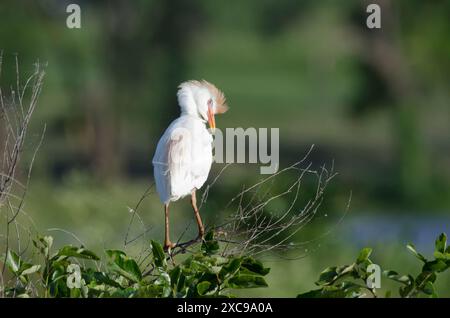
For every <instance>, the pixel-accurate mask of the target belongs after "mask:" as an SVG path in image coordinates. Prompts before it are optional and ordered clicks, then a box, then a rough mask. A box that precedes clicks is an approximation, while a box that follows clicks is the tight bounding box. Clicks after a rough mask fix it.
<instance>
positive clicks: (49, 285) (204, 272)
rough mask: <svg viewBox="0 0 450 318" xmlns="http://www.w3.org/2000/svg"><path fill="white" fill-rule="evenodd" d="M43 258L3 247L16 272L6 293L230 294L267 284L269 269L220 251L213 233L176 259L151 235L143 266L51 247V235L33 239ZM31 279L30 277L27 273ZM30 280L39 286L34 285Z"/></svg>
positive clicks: (110, 254)
mask: <svg viewBox="0 0 450 318" xmlns="http://www.w3.org/2000/svg"><path fill="white" fill-rule="evenodd" d="M33 243H34V246H35V248H36V251H37V252H38V254H39V255H40V259H42V264H31V263H27V262H25V261H23V260H22V258H21V257H20V256H18V255H17V254H16V253H14V252H13V251H8V255H7V262H6V265H7V268H8V269H9V271H10V272H11V273H12V275H14V277H15V278H16V279H15V280H14V286H12V287H8V288H6V289H5V292H6V295H7V296H9V297H29V296H32V294H33V293H34V294H38V293H39V292H40V291H42V292H43V296H44V297H70V298H79V297H229V296H231V295H230V293H229V291H230V290H232V289H243V288H257V287H266V286H267V283H266V281H265V279H264V276H266V275H267V274H268V273H269V269H268V268H266V267H264V265H263V264H262V263H261V262H260V261H258V260H256V259H253V258H252V257H249V256H227V257H225V256H223V255H221V254H220V253H219V252H220V246H219V243H218V242H217V241H216V240H215V239H214V233H212V232H211V233H208V234H207V235H206V237H205V240H204V241H203V243H202V245H201V247H200V249H199V250H198V251H197V252H194V253H193V254H192V255H190V256H189V257H187V258H186V259H185V260H184V261H183V262H181V263H180V264H175V261H174V260H173V259H172V258H171V257H170V256H168V255H166V254H165V253H164V251H163V248H162V246H161V245H160V244H159V243H158V242H156V241H151V255H149V256H152V258H151V261H150V263H149V264H147V265H146V266H145V268H143V267H144V266H143V265H141V266H139V264H138V262H137V261H136V260H135V259H133V258H132V257H131V256H129V255H127V254H126V253H125V252H124V251H120V250H106V251H105V254H106V262H103V261H101V260H100V258H99V257H98V256H97V255H96V254H95V253H94V252H92V251H90V250H87V249H86V248H84V247H75V246H70V245H68V246H63V247H62V248H60V249H59V250H58V251H57V252H55V253H52V245H53V239H52V238H51V237H49V236H47V237H38V238H37V239H36V240H34V241H33ZM32 275H34V277H35V280H34V281H32V279H31V276H32ZM32 286H42V288H41V290H39V291H38V290H36V288H37V287H35V289H34V290H33V288H32Z"/></svg>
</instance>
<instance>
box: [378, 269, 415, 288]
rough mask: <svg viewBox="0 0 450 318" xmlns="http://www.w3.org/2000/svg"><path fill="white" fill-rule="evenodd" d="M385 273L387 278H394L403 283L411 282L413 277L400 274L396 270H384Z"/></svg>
mask: <svg viewBox="0 0 450 318" xmlns="http://www.w3.org/2000/svg"><path fill="white" fill-rule="evenodd" d="M383 275H385V276H386V277H387V278H389V279H392V280H394V281H396V282H399V283H402V284H406V285H408V284H411V278H410V277H409V276H407V275H399V274H398V273H397V272H395V271H384V272H383Z"/></svg>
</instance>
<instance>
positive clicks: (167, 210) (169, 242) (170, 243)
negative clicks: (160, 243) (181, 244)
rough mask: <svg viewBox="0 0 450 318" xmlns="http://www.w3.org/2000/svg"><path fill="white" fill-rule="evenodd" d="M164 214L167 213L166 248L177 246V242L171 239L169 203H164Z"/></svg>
mask: <svg viewBox="0 0 450 318" xmlns="http://www.w3.org/2000/svg"><path fill="white" fill-rule="evenodd" d="M164 214H165V226H166V227H165V231H164V249H165V250H166V251H167V250H170V249H171V248H174V247H175V244H174V243H172V242H171V241H170V235H169V203H167V204H164Z"/></svg>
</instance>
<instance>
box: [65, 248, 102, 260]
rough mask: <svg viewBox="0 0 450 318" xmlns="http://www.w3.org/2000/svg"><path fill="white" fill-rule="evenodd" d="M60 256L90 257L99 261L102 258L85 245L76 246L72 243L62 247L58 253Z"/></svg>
mask: <svg viewBox="0 0 450 318" xmlns="http://www.w3.org/2000/svg"><path fill="white" fill-rule="evenodd" d="M59 256H66V257H75V258H82V259H90V260H95V261H98V260H100V258H99V257H98V256H97V255H96V254H95V253H94V252H92V251H89V250H87V249H85V248H84V247H80V248H78V247H76V246H71V245H66V246H64V247H62V248H61V249H60V250H59V251H58V253H57V254H56V257H59Z"/></svg>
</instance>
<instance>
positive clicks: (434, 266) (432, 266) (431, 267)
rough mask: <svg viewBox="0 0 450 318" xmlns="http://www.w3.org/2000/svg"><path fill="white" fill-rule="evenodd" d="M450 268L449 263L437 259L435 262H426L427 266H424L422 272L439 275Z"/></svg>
mask: <svg viewBox="0 0 450 318" xmlns="http://www.w3.org/2000/svg"><path fill="white" fill-rule="evenodd" d="M449 263H450V262H449ZM449 266H450V264H448V263H447V262H445V261H443V260H441V259H436V260H434V261H430V262H426V263H425V265H424V266H423V269H422V271H423V272H438V273H439V272H443V271H445V270H447V269H448V268H449Z"/></svg>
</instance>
